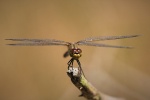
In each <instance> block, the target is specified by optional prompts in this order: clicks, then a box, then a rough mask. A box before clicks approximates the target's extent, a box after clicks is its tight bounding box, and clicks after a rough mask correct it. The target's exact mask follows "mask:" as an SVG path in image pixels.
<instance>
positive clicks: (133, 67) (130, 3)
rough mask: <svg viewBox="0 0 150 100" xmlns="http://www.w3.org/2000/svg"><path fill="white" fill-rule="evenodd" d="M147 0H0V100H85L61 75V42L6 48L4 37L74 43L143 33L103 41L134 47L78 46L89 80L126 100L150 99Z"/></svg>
mask: <svg viewBox="0 0 150 100" xmlns="http://www.w3.org/2000/svg"><path fill="white" fill-rule="evenodd" d="M149 27H150V1H149V0H91V1H87V0H74V1H73V0H57V1H56V0H53V1H52V0H50V1H48V0H45V1H42V0H33V1H32V0H1V1H0V55H1V57H0V100H85V99H84V98H79V97H77V96H78V95H79V94H80V92H79V91H78V90H77V89H76V88H75V87H74V86H73V85H72V83H71V82H70V79H69V78H68V76H67V75H66V71H67V62H68V61H69V59H70V58H66V59H64V58H63V57H62V55H63V53H64V52H65V51H66V50H67V48H65V47H63V46H50V47H10V46H6V45H5V44H7V43H10V42H8V41H5V40H4V39H5V38H54V39H60V40H65V41H71V42H73V41H77V40H81V39H83V38H86V37H91V36H108V35H128V34H142V36H141V37H139V38H134V39H126V40H117V41H108V42H104V43H109V44H116V45H129V46H134V47H135V49H132V50H126V49H111V48H110V49H109V48H97V47H84V46H83V47H81V48H82V49H83V57H82V58H81V59H80V61H81V63H82V67H83V69H84V72H85V74H86V76H87V78H88V80H89V81H90V82H91V83H92V84H93V85H95V86H96V87H97V89H99V90H100V91H101V92H103V93H106V94H108V95H112V96H115V97H123V98H126V99H127V100H149V99H150V95H149V94H150V61H149V59H150V54H149V51H150V46H149V38H150V37H149V36H150V28H149Z"/></svg>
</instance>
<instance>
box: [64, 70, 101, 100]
mask: <svg viewBox="0 0 150 100" xmlns="http://www.w3.org/2000/svg"><path fill="white" fill-rule="evenodd" d="M67 74H68V76H69V77H70V78H71V81H72V83H73V84H74V85H75V86H76V87H77V88H78V89H79V90H80V91H81V92H82V94H81V95H80V96H83V97H85V98H86V99H87V100H102V99H101V96H100V93H99V92H98V90H97V89H96V88H95V87H94V86H93V85H92V84H91V83H90V82H88V81H87V79H86V78H85V76H84V75H83V73H82V71H81V69H80V68H73V67H72V68H69V70H68V72H67Z"/></svg>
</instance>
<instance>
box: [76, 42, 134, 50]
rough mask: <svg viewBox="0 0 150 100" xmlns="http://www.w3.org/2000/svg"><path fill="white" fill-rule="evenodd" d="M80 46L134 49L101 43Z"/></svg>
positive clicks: (87, 43)
mask: <svg viewBox="0 0 150 100" xmlns="http://www.w3.org/2000/svg"><path fill="white" fill-rule="evenodd" d="M78 45H87V46H95V47H110V48H128V49H131V48H133V47H131V46H116V45H108V44H100V43H91V42H85V43H78Z"/></svg>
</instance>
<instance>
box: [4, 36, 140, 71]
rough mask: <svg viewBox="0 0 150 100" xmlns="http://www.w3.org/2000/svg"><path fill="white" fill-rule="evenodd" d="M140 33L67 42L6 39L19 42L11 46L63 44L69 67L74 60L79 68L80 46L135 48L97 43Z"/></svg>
mask: <svg viewBox="0 0 150 100" xmlns="http://www.w3.org/2000/svg"><path fill="white" fill-rule="evenodd" d="M138 36H140V35H121V36H98V37H89V38H85V39H83V40H80V41H77V42H74V43H71V42H66V41H62V40H56V39H25V38H20V39H6V40H10V41H16V42H17V43H12V44H8V45H11V46H52V45H62V46H67V47H68V50H67V51H66V52H65V53H64V55H63V56H64V57H67V56H69V55H70V57H71V60H70V61H69V62H68V69H69V68H70V66H71V67H72V66H73V62H74V60H76V61H77V63H78V65H79V68H80V69H82V68H81V64H80V61H79V58H80V57H81V56H82V50H81V49H80V48H79V47H78V46H81V45H86V46H94V47H109V48H127V49H130V48H133V47H131V46H117V45H109V44H103V43H97V42H98V41H104V40H116V39H125V38H133V37H138Z"/></svg>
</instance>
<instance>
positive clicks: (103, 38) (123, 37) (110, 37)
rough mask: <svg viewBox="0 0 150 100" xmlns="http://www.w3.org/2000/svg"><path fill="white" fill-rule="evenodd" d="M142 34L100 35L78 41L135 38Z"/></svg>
mask: <svg viewBox="0 0 150 100" xmlns="http://www.w3.org/2000/svg"><path fill="white" fill-rule="evenodd" d="M137 36H140V35H124V36H100V37H90V38H86V39H84V40H80V41H78V42H77V43H82V42H92V41H103V40H115V39H125V38H133V37H137Z"/></svg>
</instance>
